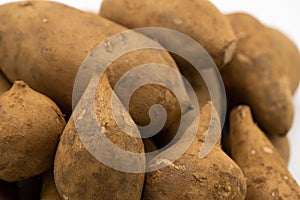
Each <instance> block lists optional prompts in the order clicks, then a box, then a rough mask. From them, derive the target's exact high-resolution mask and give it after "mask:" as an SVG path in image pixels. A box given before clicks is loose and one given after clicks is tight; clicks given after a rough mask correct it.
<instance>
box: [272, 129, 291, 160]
mask: <svg viewBox="0 0 300 200" xmlns="http://www.w3.org/2000/svg"><path fill="white" fill-rule="evenodd" d="M267 137H268V139H269V140H270V142H271V143H272V144H273V146H274V147H275V148H276V150H277V151H278V152H279V154H280V155H281V157H282V159H283V160H284V162H285V164H286V165H288V163H289V159H290V145H289V141H288V138H287V137H280V136H277V135H267Z"/></svg>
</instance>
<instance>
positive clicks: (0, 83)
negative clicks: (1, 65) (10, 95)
mask: <svg viewBox="0 0 300 200" xmlns="http://www.w3.org/2000/svg"><path fill="white" fill-rule="evenodd" d="M10 87H11V86H10V83H9V82H8V81H7V80H6V78H5V77H4V76H3V74H2V73H1V72H0V94H2V93H3V92H6V91H7V90H8V89H9V88H10Z"/></svg>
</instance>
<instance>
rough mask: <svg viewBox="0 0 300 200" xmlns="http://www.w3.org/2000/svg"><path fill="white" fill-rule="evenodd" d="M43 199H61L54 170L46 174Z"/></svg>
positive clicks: (42, 193)
mask: <svg viewBox="0 0 300 200" xmlns="http://www.w3.org/2000/svg"><path fill="white" fill-rule="evenodd" d="M41 200H61V198H60V196H59V193H58V191H57V189H56V186H55V182H54V177H53V171H52V170H51V171H48V172H46V173H45V174H44V177H43V186H42V192H41Z"/></svg>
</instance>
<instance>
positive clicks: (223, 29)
mask: <svg viewBox="0 0 300 200" xmlns="http://www.w3.org/2000/svg"><path fill="white" fill-rule="evenodd" d="M120 10H122V12H120ZM100 15H102V16H104V17H106V18H108V19H111V20H113V21H115V22H117V23H119V24H121V25H124V26H126V27H129V28H139V27H165V28H170V29H173V30H177V31H180V32H182V33H185V34H186V35H188V36H190V37H192V38H193V39H195V40H196V41H198V42H199V43H200V44H201V45H202V46H203V47H204V48H205V49H206V50H207V51H208V52H209V53H210V55H211V56H212V57H213V59H214V61H215V63H216V64H217V66H218V67H219V69H222V68H223V66H224V65H225V64H226V63H227V62H229V61H230V60H231V58H232V56H233V53H234V51H235V45H236V44H235V43H236V37H235V35H234V33H233V31H232V29H231V26H230V23H229V22H228V20H227V19H226V17H224V15H223V14H222V13H221V12H220V11H219V10H218V9H217V8H216V7H215V6H213V5H212V4H211V3H210V2H209V1H207V0H186V1H181V0H173V1H172V3H170V1H168V0H160V1H155V0H143V1H140V0H130V1H128V0H104V1H103V3H102V7H101V11H100Z"/></svg>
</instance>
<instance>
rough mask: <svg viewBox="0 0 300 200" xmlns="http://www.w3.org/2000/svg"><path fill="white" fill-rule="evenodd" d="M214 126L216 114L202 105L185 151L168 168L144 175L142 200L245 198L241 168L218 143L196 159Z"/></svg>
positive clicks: (216, 125)
mask: <svg viewBox="0 0 300 200" xmlns="http://www.w3.org/2000/svg"><path fill="white" fill-rule="evenodd" d="M211 118H212V123H213V124H211V123H210V120H211ZM218 123H219V121H218V119H217V116H216V113H213V114H212V112H211V103H208V104H206V105H205V106H204V107H203V108H202V110H201V117H200V125H199V129H198V132H197V136H196V139H195V140H194V141H193V143H192V145H191V146H190V147H189V149H188V150H187V152H185V153H184V154H183V155H182V156H181V157H180V158H179V159H178V160H177V161H175V162H174V163H172V164H170V165H169V166H167V167H164V168H162V169H159V170H157V171H154V172H151V173H147V174H146V182H145V186H144V193H143V199H144V200H152V199H157V200H160V199H163V200H168V199H170V200H171V199H195V200H196V199H235V200H237V199H241V200H242V199H244V198H245V195H246V181H245V178H244V176H243V174H242V172H241V169H240V168H239V167H238V166H237V165H236V164H235V163H234V162H233V161H232V160H231V159H230V158H229V157H228V156H227V155H226V154H225V153H224V152H223V151H222V150H221V148H220V145H219V144H217V145H216V146H215V147H214V148H213V150H212V151H211V152H210V153H209V154H208V155H207V156H206V157H205V158H202V159H200V158H199V150H200V147H201V145H202V144H203V143H204V137H205V135H206V134H207V131H208V128H209V127H210V128H213V131H214V132H215V131H220V126H219V124H218ZM187 131H189V129H188V130H187ZM158 157H159V155H158ZM161 160H162V159H161V158H160V160H159V161H161ZM166 161H167V160H166Z"/></svg>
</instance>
